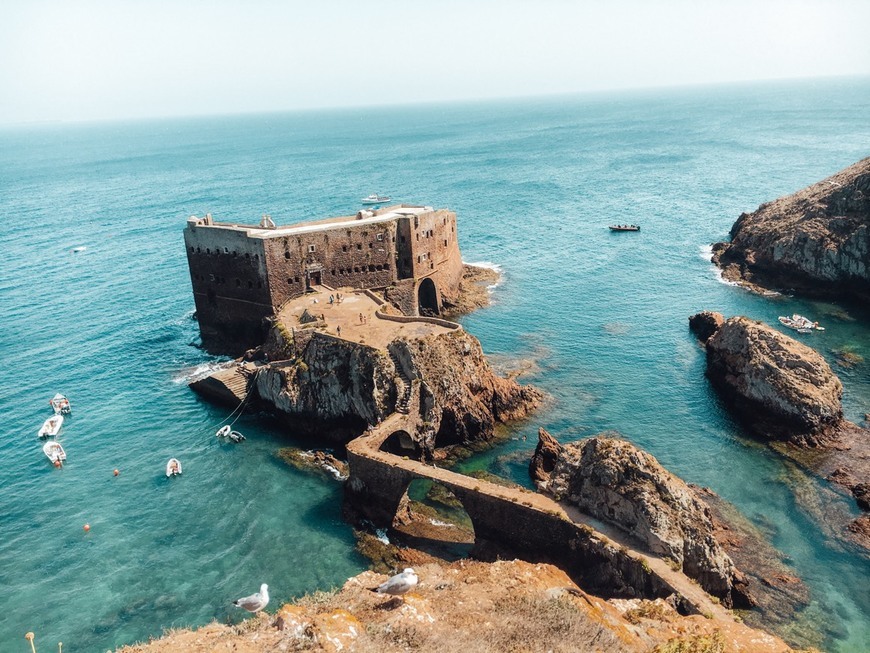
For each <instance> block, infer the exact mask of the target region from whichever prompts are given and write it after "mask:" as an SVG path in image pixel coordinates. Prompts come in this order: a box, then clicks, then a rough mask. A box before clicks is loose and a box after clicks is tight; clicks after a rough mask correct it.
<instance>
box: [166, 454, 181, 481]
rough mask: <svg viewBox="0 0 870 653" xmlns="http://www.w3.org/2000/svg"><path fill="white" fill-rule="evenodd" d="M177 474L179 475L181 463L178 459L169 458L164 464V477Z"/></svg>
mask: <svg viewBox="0 0 870 653" xmlns="http://www.w3.org/2000/svg"><path fill="white" fill-rule="evenodd" d="M179 474H181V461H179V460H178V458H170V459H169V462H167V463H166V475H167V476H170V477H171V476H178V475H179Z"/></svg>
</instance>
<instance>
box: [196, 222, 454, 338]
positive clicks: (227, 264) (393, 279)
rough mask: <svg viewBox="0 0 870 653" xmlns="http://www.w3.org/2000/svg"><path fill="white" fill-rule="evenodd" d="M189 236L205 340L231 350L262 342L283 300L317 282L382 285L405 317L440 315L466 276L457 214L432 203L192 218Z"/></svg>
mask: <svg viewBox="0 0 870 653" xmlns="http://www.w3.org/2000/svg"><path fill="white" fill-rule="evenodd" d="M184 242H185V246H186V248H187V260H188V265H189V267H190V278H191V283H192V285H193V294H194V299H195V302H196V313H197V319H198V321H199V326H200V333H201V334H202V341H203V345H204V346H205V347H206V348H208V349H211V350H213V351H224V352H227V353H231V354H238V353H241V352H242V351H244V350H245V349H248V348H250V347H254V346H257V345H259V344H261V343H262V342H263V339H264V338H265V335H266V332H267V331H268V328H269V318H270V317H271V316H273V315H274V314H275V313H276V312H277V311H278V309H279V308H280V306H281V305H282V304H283V303H284V302H286V301H287V300H289V299H293V298H295V297H298V296H300V295H302V294H304V293H305V292H307V291H308V290H311V289H314V288H315V287H320V286H326V287H328V288H336V289H338V288H357V289H370V290H379V291H382V292H383V294H384V296H385V297H386V298H387V299H388V300H389V301H390V302H391V303H393V304H394V305H395V306H396V307H398V308H399V309H400V310H401V311H402V312H403V313H404V314H405V315H437V314H439V313H440V312H441V310H442V308H443V306H444V303H445V301H447V302H450V301H451V300H452V299H453V298H454V297H455V295H456V294H457V293H458V291H459V283H460V280H461V278H462V257H461V254H460V252H459V244H458V241H457V238H456V214H455V213H453V212H452V211H448V210H445V209H434V208H432V207H427V206H408V205H399V206H391V207H387V208H383V209H378V210H374V211H360V212H359V213H357V214H356V216H347V217H339V218H329V219H326V220H320V221H315V222H303V223H298V224H294V225H290V226H276V225H275V223H274V222H273V221H272V220H271V218H269V217H268V216H264V217H263V220H262V221H261V222H260V224H259V225H244V224H235V223H229V222H215V221H214V220H213V219H212V217H211V215H206V216H205V217H196V216H193V217H191V218H189V219H188V221H187V228H186V229H185V231H184Z"/></svg>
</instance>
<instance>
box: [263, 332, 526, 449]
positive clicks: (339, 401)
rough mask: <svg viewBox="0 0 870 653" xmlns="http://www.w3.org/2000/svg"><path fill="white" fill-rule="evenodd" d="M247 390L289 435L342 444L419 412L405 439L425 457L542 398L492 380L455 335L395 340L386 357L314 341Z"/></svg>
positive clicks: (472, 341)
mask: <svg viewBox="0 0 870 653" xmlns="http://www.w3.org/2000/svg"><path fill="white" fill-rule="evenodd" d="M255 387H256V392H257V394H258V395H259V397H260V398H261V399H262V400H264V401H266V402H267V403H268V404H271V405H272V406H273V407H274V408H275V409H276V410H277V411H278V412H279V413H280V414H281V415H283V416H285V417H287V418H288V419H290V420H291V422H292V424H293V426H294V428H296V429H299V430H309V431H311V432H313V433H317V434H318V435H319V436H321V437H329V438H331V439H333V440H336V441H342V442H346V441H348V440H349V439H351V438H353V437H355V436H357V435H359V434H360V433H361V432H362V431H364V430H365V428H366V427H367V426H369V425H375V424H378V423H380V422H382V421H383V420H384V418H385V417H387V416H388V415H389V414H391V413H393V412H395V411H396V410H403V411H409V410H413V411H415V412H419V415H420V417H421V419H420V420H418V429H417V431H416V432H415V433H412V434H410V435H411V437H412V438H413V439H414V440H415V443H416V445H417V446H418V447H419V449H420V451H422V452H423V454H424V455H425V456H428V457H431V456H432V455H433V453H434V451H435V449H436V447H437V448H443V447H445V446H449V445H454V444H462V443H468V442H470V441H473V440H482V439H483V440H485V439H488V438H490V437H491V436H492V434H493V429H494V427H495V424H496V423H497V422H504V421H507V420H511V419H517V418H521V417H524V416H525V415H527V414H528V413H529V412H530V411H531V410H532V409H534V408H535V407H536V406H537V405H538V403H539V402H540V400H541V397H542V395H541V393H540V392H539V391H537V390H535V389H534V388H531V387H528V386H520V385H519V384H518V383H516V382H515V381H512V380H508V379H504V378H501V377H499V376H497V375H496V374H495V373H494V372H493V371H492V369H491V368H490V367H489V365H488V363H487V361H486V357H485V356H484V354H483V351H482V349H481V347H480V343H479V342H478V340H477V339H476V338H474V337H473V336H471V335H469V334H468V333H466V332H465V331H463V330H461V329H457V330H454V331H451V332H449V333H443V334H433V335H427V336H423V337H421V338H412V339H408V338H397V339H395V340H393V341H392V342H390V343H389V345H388V346H387V349H386V350H383V349H378V348H375V347H369V346H366V345H364V344H360V343H356V342H351V341H347V340H342V339H340V338H335V337H332V336H329V335H327V334H322V333H315V334H313V336H312V337H311V338H310V339H309V340H308V341H307V343H305V344H304V346H302V347H300V348H299V350H298V357H297V358H294V359H292V360H289V361H284V362H278V363H272V364H270V365H268V366H266V367H264V368H263V369H261V370H260V371H259V373H258V374H257V377H256V384H255ZM410 402H414V403H413V405H409V403H410Z"/></svg>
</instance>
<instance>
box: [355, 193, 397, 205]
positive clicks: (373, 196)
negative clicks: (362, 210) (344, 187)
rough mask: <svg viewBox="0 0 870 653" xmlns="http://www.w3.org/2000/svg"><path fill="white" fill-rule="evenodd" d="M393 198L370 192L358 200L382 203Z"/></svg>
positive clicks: (364, 202)
mask: <svg viewBox="0 0 870 653" xmlns="http://www.w3.org/2000/svg"><path fill="white" fill-rule="evenodd" d="M392 199H393V198H392V197H390V196H388V195H378V194H377V193H372V194H371V195H369V196H368V197H363V198H362V200H360V201H361V202H362V203H363V204H383V203H384V202H389V201H390V200H392Z"/></svg>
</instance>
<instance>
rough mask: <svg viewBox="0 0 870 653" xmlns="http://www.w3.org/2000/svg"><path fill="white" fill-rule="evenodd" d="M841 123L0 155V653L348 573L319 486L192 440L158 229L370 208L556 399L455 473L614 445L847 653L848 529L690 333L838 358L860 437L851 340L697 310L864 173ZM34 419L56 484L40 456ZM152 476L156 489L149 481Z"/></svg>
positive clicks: (677, 124)
mask: <svg viewBox="0 0 870 653" xmlns="http://www.w3.org/2000/svg"><path fill="white" fill-rule="evenodd" d="M868 117H870V79H866V78H864V79H838V80H824V81H805V82H790V83H767V84H757V85H751V86H727V87H725V86H723V87H710V88H692V89H676V90H661V91H646V92H635V93H621V94H611V95H607V94H599V95H587V96H573V97H559V98H542V99H530V100H514V101H502V102H487V103H470V104H451V105H446V104H445V105H437V106H436V105H430V106H414V107H401V108H378V109H358V110H333V111H318V112H305V113H281V114H269V115H251V116H233V117H220V118H214V117H210V118H185V119H174V120H159V121H150V122H149V121H140V122H127V123H121V122H116V123H101V124H71V125H66V124H60V125H39V126H23V127H5V128H2V129H0V242H2V245H3V255H2V258H3V263H2V266H0V353H2V361H3V373H2V375H0V415H2V417H3V429H2V431H3V435H2V437H0V479H2V492H0V534H2V537H0V592H2V595H3V601H2V606H0V607H2V609H0V614H2V616H0V649H2V650H4V651H5V650H25V648H26V646H27V644H26V642H25V640H24V639H23V636H24V633H25V632H27V631H34V632H35V633H36V637H37V639H36V643H37V646H38V648H40V650H44V649H47V650H51V649H53V647H54V646H56V643H57V642H58V641H63V643H64V651H65V652H67V653H76V652H78V651H105V650H106V649H107V648H110V647H113V646H117V645H120V644H124V643H131V642H134V641H137V640H143V639H147V638H148V637H149V636H159V635H160V634H161V632H162V631H163V629H165V628H169V627H178V626H188V625H198V624H203V623H207V622H208V621H210V620H212V619H217V620H220V621H224V620H226V619H228V618H234V619H238V618H240V616H241V615H238V614H237V613H236V612H234V610H235V608H232V606H230V602H231V601H232V600H233V599H234V598H237V597H238V596H242V595H246V594H249V593H251V592H253V591H255V590H256V589H257V588H258V586H259V585H260V583H262V582H266V583H268V584H269V586H270V590H271V592H272V595H273V604H272V605H273V606H277V605H279V604H280V602H281V601H282V600H286V599H290V598H291V597H294V596H298V595H300V594H302V593H305V592H308V591H313V590H316V589H328V588H331V587H333V586H337V585H340V584H341V583H342V582H343V581H344V580H345V579H346V578H347V577H349V576H351V575H353V574H356V573H358V572H360V571H361V570H363V569H364V568H365V567H366V562H365V560H363V559H362V558H361V557H360V556H359V555H358V554H357V553H356V552H355V550H354V541H353V537H352V533H351V530H350V528H349V526H347V525H346V524H344V523H343V522H342V520H341V518H340V501H341V490H340V488H339V487H338V486H337V485H336V484H334V483H333V482H330V481H328V480H325V479H321V478H319V477H317V476H311V475H307V474H305V473H301V472H298V471H295V470H293V469H291V468H289V467H287V466H286V465H284V464H283V463H281V462H280V461H278V460H277V459H276V457H275V455H274V454H275V451H276V450H277V449H278V448H279V447H281V446H286V445H288V444H291V445H292V444H294V443H296V442H297V441H296V440H294V437H293V434H292V433H287V432H285V431H284V430H282V429H281V428H279V427H278V426H276V425H275V424H274V423H272V422H270V421H269V420H268V419H265V418H264V417H263V416H258V415H244V416H243V417H242V418H241V420H240V421H239V422H238V423H237V424H236V426H237V427H240V429H241V430H242V431H244V432H245V434H246V435H247V436H248V440H247V442H245V443H244V444H243V445H239V446H232V445H226V444H221V443H219V442H218V441H217V439H216V438H215V437H214V435H213V434H214V430H215V428H216V426H217V425H218V424H220V423H221V421H222V420H223V418H224V417H225V415H226V413H227V411H226V410H225V409H223V408H219V407H214V406H212V405H209V404H207V403H205V402H203V401H202V400H201V399H199V398H198V397H197V396H196V395H195V394H193V393H192V392H191V391H190V390H189V389H188V387H187V385H186V380H187V379H188V378H189V376H190V374H191V373H192V372H193V370H195V369H196V368H201V367H202V366H204V365H207V364H209V363H213V362H215V360H216V359H215V358H213V357H211V356H209V355H207V354H205V353H204V352H203V351H201V350H200V349H199V348H198V347H197V343H198V331H197V325H196V322H195V321H194V320H193V319H192V313H193V297H192V294H191V287H190V281H189V277H188V272H187V263H186V259H185V251H184V245H183V241H182V230H183V228H184V224H185V219H186V218H187V217H188V216H189V215H191V214H200V215H202V214H204V213H206V212H210V213H212V214H213V215H214V216H215V218H216V219H218V220H228V221H229V220H232V221H239V222H245V221H248V222H252V223H254V222H257V221H258V220H259V218H260V216H261V215H262V214H263V213H269V214H271V215H272V217H273V218H274V219H275V220H276V221H277V222H278V223H279V224H287V223H291V222H296V221H300V220H307V219H315V218H322V217H326V216H332V215H347V214H350V213H352V212H355V211H356V210H358V208H360V207H359V199H360V198H361V197H363V196H365V195H368V194H369V193H373V192H378V193H389V194H391V195H392V196H393V197H394V198H395V199H396V200H399V201H405V202H410V203H426V204H431V205H434V206H439V207H449V208H450V209H453V210H455V211H456V212H457V215H458V221H459V238H460V246H461V248H462V251H463V256H464V258H465V259H466V260H467V261H472V262H474V261H478V262H480V261H488V262H491V263H496V264H498V265H499V266H501V268H502V270H503V272H504V276H503V281H502V283H501V284H500V285H499V286H498V287H496V288H495V289H494V290H493V293H492V299H493V302H494V303H493V305H492V306H491V307H489V308H487V309H484V310H480V311H478V312H476V313H474V314H472V315H470V316H468V317H466V318H464V319H463V323H464V324H465V326H466V328H467V329H468V330H469V331H470V332H471V333H473V334H474V335H476V336H477V337H478V338H480V340H481V342H482V343H483V347H484V349H485V351H487V352H488V353H491V354H493V355H494V357H495V359H496V360H499V361H501V360H504V359H515V360H516V359H530V360H533V361H534V362H535V367H534V370H533V372H532V374H531V375H529V376H527V377H526V380H527V381H529V382H533V383H535V384H537V385H538V386H540V387H541V388H542V389H544V390H545V391H547V392H548V393H549V394H550V395H552V396H553V398H554V401H553V402H552V404H551V405H550V406H549V407H548V408H546V409H545V410H543V411H541V412H540V413H538V414H537V415H535V416H534V417H533V419H532V420H530V421H529V422H528V423H525V424H522V425H519V426H517V427H516V429H515V432H514V433H513V437H515V438H517V439H515V440H508V441H507V443H506V444H504V445H501V446H500V447H499V448H498V449H496V450H494V451H493V452H491V453H488V454H485V455H482V456H480V457H478V458H477V459H476V460H475V461H471V463H469V464H473V465H477V466H482V465H488V466H490V467H491V468H492V469H493V470H495V471H497V472H499V473H502V474H508V475H511V476H513V477H514V479H515V480H518V481H521V482H523V483H528V479H526V478H525V470H524V465H523V464H521V463H520V462H517V461H516V457H517V453H518V452H523V453H525V454H530V453H531V451H532V449H533V447H534V443H535V440H536V435H535V434H536V430H537V427H538V426H544V427H546V428H547V429H549V430H550V431H551V432H552V433H553V434H554V435H556V436H557V437H558V438H559V439H560V440H562V441H570V440H573V439H577V438H580V437H583V436H587V435H591V434H594V433H597V432H599V431H603V430H609V429H612V430H617V431H619V432H620V433H622V434H623V435H625V436H626V437H628V438H630V439H631V440H632V441H633V442H635V443H636V444H638V445H639V446H641V447H643V448H645V449H647V450H648V451H650V452H651V453H652V454H654V455H655V456H656V457H657V458H658V459H659V460H660V461H661V462H662V463H663V464H664V465H665V466H666V467H668V468H669V469H670V470H671V471H673V472H675V473H676V474H679V475H680V476H682V477H683V478H684V479H685V480H687V481H690V482H695V483H699V484H702V485H706V486H709V487H711V488H712V489H714V490H715V491H716V492H718V493H719V494H721V495H722V496H723V497H725V498H726V499H728V500H729V501H731V502H733V503H734V504H735V505H736V506H738V507H739V509H740V510H741V511H742V512H743V513H744V514H745V515H746V516H747V517H748V518H749V519H750V520H752V521H753V522H754V523H755V524H757V525H758V526H759V527H760V528H761V529H762V531H763V532H764V533H765V534H766V536H767V537H768V538H769V540H770V541H771V542H772V543H773V545H774V546H776V547H777V548H778V549H779V550H781V551H782V552H783V554H784V556H786V557H787V559H788V560H789V563H790V564H791V565H792V566H793V571H794V573H795V574H797V575H799V576H800V577H801V578H803V579H804V581H805V582H806V583H807V584H808V586H809V588H810V591H811V595H812V601H813V603H812V605H811V606H810V607H809V608H808V609H807V610H806V611H805V612H804V613H803V614H802V615H801V620H803V622H805V623H808V624H811V626H812V628H814V629H816V630H817V631H818V632H820V633H822V635H823V638H824V639H823V641H824V646H825V648H827V649H829V650H832V651H861V650H866V646H867V644H866V643H867V642H868V641H870V591H868V587H870V583H868V581H870V563H868V562H867V560H866V559H862V558H860V557H859V556H857V555H856V554H855V553H854V552H853V551H850V550H849V549H848V548H846V547H844V546H842V545H840V544H838V543H837V542H836V541H835V540H833V539H832V538H831V536H830V533H829V532H828V531H827V530H826V526H825V520H824V519H823V518H822V517H823V516H825V515H836V514H841V515H842V514H848V513H854V514H857V513H856V511H855V509H854V507H853V502H851V501H850V500H847V499H845V498H843V497H842V496H840V495H839V494H836V493H833V492H831V490H830V489H829V487H828V486H827V484H825V483H823V482H819V481H817V480H815V479H813V478H811V477H809V476H807V475H806V474H804V473H802V472H800V471H799V470H798V469H796V468H795V466H794V465H791V464H789V463H788V462H787V461H785V460H783V459H782V458H781V457H780V456H778V455H777V454H776V453H773V452H772V451H771V450H769V449H768V448H766V447H764V446H760V445H758V444H757V443H755V442H753V441H752V440H751V439H749V438H747V437H745V435H744V433H743V432H742V431H741V429H740V428H739V427H738V426H737V425H736V424H735V423H734V422H733V421H732V420H731V419H730V418H729V416H728V414H727V412H725V411H724V410H723V409H722V407H721V406H720V404H719V402H718V401H717V399H716V397H715V395H714V393H713V392H712V391H711V389H710V387H709V385H708V383H707V381H706V380H705V378H704V356H703V352H702V351H701V349H700V348H699V347H698V345H697V344H696V342H695V340H694V339H693V337H692V336H691V335H690V334H689V332H688V329H687V318H688V316H689V315H691V314H692V313H694V312H697V311H699V310H702V309H711V310H718V311H721V312H723V313H725V314H726V315H735V314H742V315H748V316H750V317H752V318H756V319H760V320H764V321H766V322H768V323H773V324H775V323H776V317H777V315H782V314H790V313H793V312H799V313H802V314H804V315H807V316H809V317H810V318H811V319H815V320H819V321H820V322H821V323H822V324H824V325H825V326H826V327H827V330H826V331H825V332H824V333H814V334H811V335H807V336H798V337H801V338H802V339H804V340H805V341H806V342H807V343H809V344H811V345H812V346H814V347H815V348H816V349H817V350H818V351H820V352H821V353H822V354H824V355H825V356H826V357H828V359H829V361H831V362H832V365H834V363H833V361H834V356H833V354H832V351H833V350H835V349H840V348H844V347H845V348H847V349H849V350H851V351H853V352H854V353H856V354H859V355H861V356H863V357H864V358H865V359H866V360H867V361H868V362H866V363H863V364H861V365H858V366H857V367H854V368H852V369H850V370H846V369H842V368H839V367H836V365H835V370H836V371H837V373H838V374H839V376H840V378H841V379H842V381H843V385H844V387H845V391H844V406H845V411H846V415H847V417H849V418H850V419H852V420H853V421H858V422H860V421H861V420H862V418H863V414H864V413H865V412H868V411H870V376H868V366H870V312H868V311H866V310H862V309H861V308H859V307H855V306H843V305H837V304H831V303H826V302H811V301H805V300H800V299H795V298H790V297H775V298H769V297H760V296H756V295H753V294H749V293H747V292H745V291H744V290H742V289H739V288H736V287H733V286H730V285H727V284H725V283H722V282H721V281H720V280H719V279H718V277H717V275H716V272H715V270H714V269H713V267H712V266H711V264H710V262H709V245H710V244H711V243H712V242H715V241H718V240H723V239H726V238H727V235H728V230H729V229H730V227H731V225H732V223H733V222H734V220H735V219H736V218H737V216H739V214H740V213H741V212H742V211H751V210H754V209H755V208H756V207H757V206H758V205H759V204H760V203H762V202H765V201H768V200H771V199H774V198H776V197H779V196H781V195H784V194H787V193H791V192H793V191H795V190H797V189H799V188H802V187H804V186H806V185H808V184H810V183H813V182H816V181H818V180H820V179H822V178H824V177H826V176H828V175H830V174H832V173H834V172H836V171H838V170H840V169H841V168H843V167H845V166H847V165H849V164H851V163H853V162H855V161H857V160H858V159H860V158H862V157H865V156H868V155H870V120H868ZM617 222H637V223H640V224H641V225H642V231H641V232H640V233H621V234H614V233H610V232H609V231H608V229H607V225H608V224H612V223H617ZM77 247H85V248H86V249H84V250H83V251H80V252H78V253H74V252H73V251H72V250H73V248H77ZM792 335H793V334H792ZM59 391H60V392H64V393H65V394H67V395H68V396H69V397H70V400H71V401H72V404H73V414H72V416H71V417H69V418H68V419H67V421H66V423H65V424H64V427H63V432H62V435H61V438H60V439H61V442H62V443H63V444H64V446H65V448H66V450H67V454H68V457H69V458H68V461H67V464H66V466H65V467H64V468H63V469H62V470H58V469H54V468H52V467H51V465H50V464H49V462H48V460H47V459H46V458H45V456H43V454H42V452H41V450H40V442H39V441H38V440H37V437H36V432H37V430H38V428H39V426H40V425H41V424H42V422H43V420H44V419H45V418H46V417H48V416H49V414H50V411H49V407H48V400H49V398H51V397H52V396H53V395H54V393H55V392H59ZM521 435H527V436H528V440H527V441H523V440H522V439H521V438H520V436H521ZM170 456H177V457H179V458H180V459H181V460H182V461H183V464H184V474H183V476H182V477H180V478H175V479H172V480H168V479H166V478H165V476H164V473H163V472H164V465H165V462H166V460H167V459H168V458H169V457H170ZM116 468H117V469H118V470H119V471H120V475H119V476H117V477H115V476H113V473H112V471H113V469H116ZM85 523H88V524H90V526H91V530H90V532H88V533H86V532H84V530H83V525H84V524H85Z"/></svg>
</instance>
